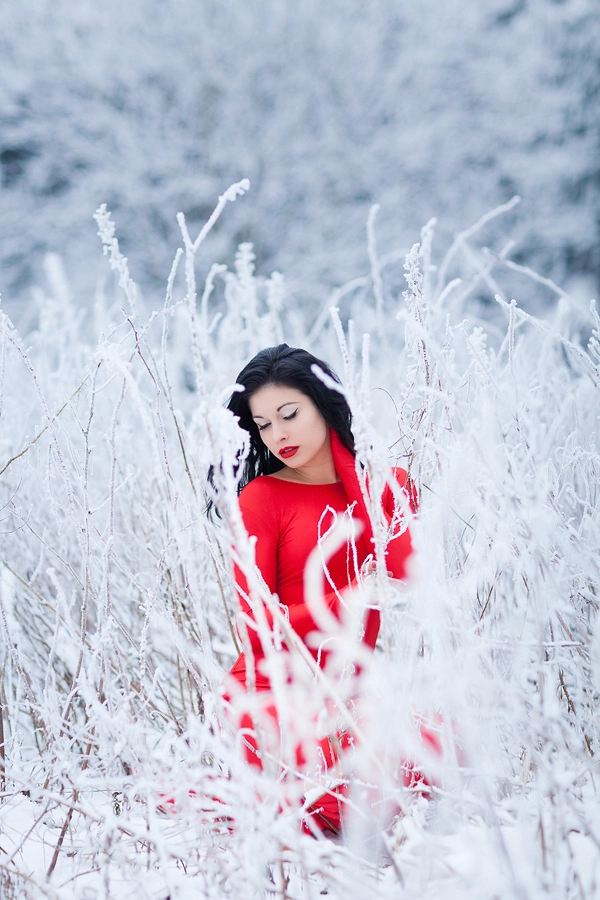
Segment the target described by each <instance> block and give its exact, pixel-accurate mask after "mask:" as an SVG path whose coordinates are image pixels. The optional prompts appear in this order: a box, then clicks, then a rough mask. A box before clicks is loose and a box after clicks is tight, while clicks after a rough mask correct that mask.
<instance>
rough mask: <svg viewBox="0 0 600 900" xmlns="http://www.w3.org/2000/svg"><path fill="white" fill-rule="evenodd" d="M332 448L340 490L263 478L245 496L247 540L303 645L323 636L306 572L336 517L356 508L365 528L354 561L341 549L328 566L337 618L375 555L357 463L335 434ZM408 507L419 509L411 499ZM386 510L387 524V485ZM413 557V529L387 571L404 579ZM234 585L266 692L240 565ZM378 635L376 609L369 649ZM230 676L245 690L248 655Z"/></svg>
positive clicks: (391, 554) (392, 549)
mask: <svg viewBox="0 0 600 900" xmlns="http://www.w3.org/2000/svg"><path fill="white" fill-rule="evenodd" d="M331 449H332V453H333V458H334V464H335V469H336V472H337V474H338V475H339V477H340V479H341V481H339V482H337V483H335V484H314V485H312V484H299V483H297V482H290V481H283V480H281V479H279V478H273V477H272V476H270V475H262V476H260V477H258V478H255V479H254V480H253V481H251V482H250V483H249V484H247V485H246V487H245V488H244V489H243V491H242V493H241V494H240V501H239V502H240V510H241V513H242V518H243V520H244V525H245V526H246V530H247V532H248V534H249V535H250V536H255V537H256V549H255V553H256V565H257V566H258V568H259V570H260V572H261V575H262V577H263V579H264V581H265V583H266V585H267V587H268V588H269V590H270V591H271V593H276V594H277V595H278V596H279V602H280V604H282V605H283V606H284V607H286V608H287V615H288V616H289V621H290V624H291V626H292V628H293V629H294V631H295V632H296V634H297V635H299V637H301V638H302V639H303V640H305V639H306V637H307V635H308V634H309V633H311V632H314V631H318V630H319V629H318V627H317V624H316V623H315V621H314V619H313V617H312V615H311V613H310V610H309V609H308V607H307V605H306V604H305V602H304V568H305V565H306V561H307V559H308V557H309V555H310V553H311V552H312V550H313V549H314V548H315V546H316V544H317V540H318V537H319V535H323V534H325V533H326V532H327V531H328V530H329V528H330V527H331V526H332V524H333V522H334V517H335V514H338V515H339V514H343V513H345V512H346V510H347V508H348V506H349V505H352V504H354V510H353V515H354V518H356V519H358V520H359V521H360V523H361V525H362V529H363V530H362V533H361V535H360V537H359V538H358V540H357V541H356V558H354V554H353V552H352V548H351V547H350V546H347V547H342V548H341V549H340V550H338V551H337V553H336V554H334V556H333V557H331V559H329V561H328V571H329V576H330V578H331V581H332V582H333V585H334V586H335V590H333V589H332V590H331V591H329V592H328V593H326V594H325V601H326V603H327V605H328V607H329V608H330V609H331V611H332V612H333V613H334V614H335V615H339V600H338V597H337V594H336V591H338V592H341V591H343V590H344V589H345V588H348V587H351V586H352V584H353V582H355V581H356V578H357V575H358V571H357V570H358V569H360V566H361V565H362V563H363V562H364V561H365V559H366V557H367V556H368V555H369V553H372V552H373V541H372V535H373V532H372V529H371V524H370V520H369V516H368V514H367V510H366V507H365V503H364V499H363V496H362V492H361V490H360V485H359V482H358V477H357V475H356V468H355V459H354V456H353V455H352V454H351V453H350V451H349V450H347V449H346V448H345V447H344V445H343V444H342V442H341V440H340V438H339V437H338V435H337V433H336V432H335V431H333V430H332V431H331ZM393 471H394V474H395V476H396V478H397V480H398V483H399V484H400V485H401V486H405V485H406V480H407V475H406V472H405V471H404V469H394V470H393ZM411 504H412V505H413V507H414V502H413V499H411ZM381 508H382V511H383V514H384V516H385V518H386V520H387V521H388V523H390V522H391V520H392V517H393V516H394V512H395V506H394V495H393V493H392V491H391V490H390V488H389V487H388V486H387V485H386V488H385V490H384V493H383V496H382V498H381ZM326 509H327V511H326ZM411 552H412V547H411V542H410V534H409V532H408V530H405V531H404V532H403V533H402V534H401V535H396V536H393V537H392V539H391V540H390V542H389V544H388V547H387V551H386V560H385V565H386V568H387V570H388V571H389V572H390V574H392V575H393V577H395V578H405V577H406V559H407V558H408V556H409V555H410V553H411ZM235 580H236V584H237V585H238V587H239V596H240V603H241V607H242V610H243V612H244V613H245V614H246V616H247V619H246V623H247V627H248V636H249V638H250V643H251V646H252V651H253V653H254V658H255V662H256V664H257V671H256V674H255V681H256V689H257V690H269V688H270V684H269V681H268V679H267V678H266V677H265V676H264V675H263V674H262V673H261V671H260V660H261V659H262V657H263V655H264V654H263V648H262V646H261V642H260V636H259V634H258V631H257V630H256V629H255V628H253V627H252V622H254V616H253V614H252V611H251V609H250V606H249V604H248V602H247V600H246V597H245V596H244V595H246V596H247V594H248V585H247V582H246V578H245V577H244V575H243V573H242V572H241V570H240V569H239V568H238V567H237V566H236V567H235ZM325 583H327V582H325ZM266 615H267V621H268V623H269V625H270V626H272V616H271V614H270V613H269V611H268V610H266ZM248 619H249V620H250V623H248ZM238 630H239V629H238ZM378 633H379V611H378V610H375V609H373V610H369V611H368V613H367V618H366V621H365V635H364V643H365V644H366V645H367V646H369V647H371V648H373V647H374V646H375V642H376V640H377V635H378ZM311 653H312V654H313V656H314V657H315V659H316V658H317V651H316V650H314V649H311ZM325 659H326V654H322V656H321V664H323V663H324V662H325ZM230 676H232V677H233V678H235V679H236V681H238V682H240V683H241V684H244V685H245V684H246V656H245V654H244V653H242V654H241V655H240V657H239V658H238V660H237V661H236V662H235V664H234V666H233V668H232V669H231V671H230Z"/></svg>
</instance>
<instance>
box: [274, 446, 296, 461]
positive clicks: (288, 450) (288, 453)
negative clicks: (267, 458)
mask: <svg viewBox="0 0 600 900" xmlns="http://www.w3.org/2000/svg"><path fill="white" fill-rule="evenodd" d="M299 449H300V448H299V447H282V449H281V450H280V451H279V455H280V456H281V458H282V459H291V457H292V456H295V454H296V453H297V452H298V450H299Z"/></svg>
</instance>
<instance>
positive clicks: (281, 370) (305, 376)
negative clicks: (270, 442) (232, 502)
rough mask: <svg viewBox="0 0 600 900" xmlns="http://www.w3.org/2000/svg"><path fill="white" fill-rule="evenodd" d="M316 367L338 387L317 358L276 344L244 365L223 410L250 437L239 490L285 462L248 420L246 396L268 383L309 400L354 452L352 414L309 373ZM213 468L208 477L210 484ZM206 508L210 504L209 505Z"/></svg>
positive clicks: (343, 401) (332, 374)
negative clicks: (272, 451)
mask: <svg viewBox="0 0 600 900" xmlns="http://www.w3.org/2000/svg"><path fill="white" fill-rule="evenodd" d="M315 365H316V366H318V367H319V368H320V369H321V370H322V371H323V372H325V374H326V375H328V376H329V377H330V378H331V379H333V381H335V382H336V383H337V384H341V382H340V379H339V378H338V377H337V375H336V374H335V372H334V371H333V369H332V368H331V366H329V365H328V364H327V363H326V362H324V361H323V360H322V359H317V357H316V356H313V355H312V354H311V353H308V352H307V351H306V350H301V349H300V348H297V347H288V345H287V344H279V345H278V346H277V347H266V348H265V349H264V350H261V351H260V353H257V354H256V356H255V357H253V359H251V360H250V362H249V363H248V364H247V365H246V366H244V368H243V369H242V371H241V372H240V374H239V375H238V377H237V379H236V382H237V384H239V385H241V386H242V387H243V390H242V391H235V392H234V393H233V394H232V395H231V397H230V399H229V403H228V404H227V409H230V410H231V412H232V413H233V414H234V415H235V416H237V418H238V420H239V425H240V428H243V429H244V430H245V431H247V432H248V433H249V435H250V452H249V453H248V456H247V457H246V460H245V462H244V468H243V471H242V473H241V477H240V480H239V488H238V489H239V490H240V491H241V489H242V488H243V487H244V486H245V485H246V484H248V482H249V481H252V480H253V479H254V478H257V477H258V476H259V475H271V474H272V473H273V472H278V471H279V470H280V469H283V468H284V467H285V463H284V462H282V461H281V460H280V459H277V458H276V457H275V456H273V454H272V453H270V451H269V450H268V449H267V447H266V446H265V444H263V442H262V438H261V437H260V434H259V431H258V428H257V426H256V423H255V422H254V420H253V419H252V414H251V412H250V407H249V405H248V402H249V400H250V397H252V395H253V394H255V393H256V392H257V391H259V390H260V389H261V388H263V387H265V385H268V384H274V385H281V386H283V387H291V388H296V389H297V390H299V391H302V393H303V394H306V396H307V397H310V399H311V400H312V401H313V403H314V404H315V406H316V407H317V409H318V410H319V412H320V413H321V415H322V416H323V418H324V419H325V421H326V423H327V424H328V425H329V426H330V427H331V428H333V429H334V431H337V433H338V434H339V436H340V438H341V440H342V442H343V443H344V444H345V446H346V447H347V448H348V450H350V452H351V453H354V435H353V434H352V428H351V423H352V415H351V413H350V407H349V406H348V403H347V401H346V398H345V397H344V396H343V394H340V392H339V391H336V390H332V389H331V388H328V387H327V386H326V385H325V384H323V382H322V381H321V380H320V378H318V377H317V376H316V375H315V374H314V372H313V371H312V366H315ZM213 472H214V468H213V466H211V468H210V470H209V474H208V478H209V481H210V483H211V484H212V485H213V486H214V481H213ZM209 506H212V504H211V503H210V502H209Z"/></svg>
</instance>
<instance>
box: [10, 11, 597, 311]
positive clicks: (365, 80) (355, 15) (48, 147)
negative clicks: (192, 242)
mask: <svg viewBox="0 0 600 900" xmlns="http://www.w3.org/2000/svg"><path fill="white" fill-rule="evenodd" d="M599 33H600V6H599V4H598V2H597V0H477V2H464V0H411V2H410V3H409V2H401V0H371V2H369V3H364V2H361V0H328V2H327V3H322V2H319V0H302V2H301V3H296V2H286V0H252V2H244V0H202V2H198V0H135V2H128V3H123V2H121V0H104V2H102V3H101V4H99V3H94V2H92V0H80V2H78V3H73V2H71V0H19V2H16V0H12V2H11V0H8V2H4V3H3V4H1V6H0V59H1V60H2V64H1V66H0V176H1V177H0V182H1V184H0V208H1V210H2V215H1V217H0V248H1V249H0V292H1V293H2V294H3V297H4V304H5V306H6V305H7V304H8V305H9V306H10V315H11V316H12V317H13V318H14V319H15V321H17V319H18V320H19V321H20V322H23V323H24V324H25V322H26V321H27V322H35V319H36V315H37V308H36V306H35V305H33V306H32V305H30V304H29V303H28V302H26V301H28V300H29V296H30V289H31V285H32V284H33V285H35V284H39V283H41V281H42V278H43V270H42V265H43V259H44V256H45V254H46V253H47V252H54V253H59V254H60V255H61V257H63V258H64V259H65V264H66V268H67V271H68V272H69V277H70V282H71V284H72V286H73V291H74V302H75V305H76V306H80V305H86V306H89V303H90V297H91V296H92V295H93V291H94V289H95V287H96V282H97V280H98V279H99V278H101V277H102V274H103V272H104V269H103V268H102V265H101V261H100V260H97V255H96V248H95V241H96V236H95V228H94V224H93V222H92V220H91V212H93V210H94V209H96V208H97V207H99V206H100V204H101V203H106V204H107V206H108V208H109V209H110V210H111V211H112V212H113V214H114V215H115V216H116V217H118V221H119V223H120V225H119V231H120V239H121V246H122V251H123V253H124V254H125V255H126V256H127V257H128V258H129V259H130V261H131V264H132V271H133V272H134V273H135V275H136V280H137V281H138V283H140V284H141V286H142V287H143V289H144V291H145V293H148V292H150V293H152V294H153V296H155V297H156V296H159V295H160V293H161V292H162V290H163V284H164V277H165V276H164V273H165V272H166V271H168V268H169V266H170V263H171V260H172V258H173V254H174V252H175V248H176V247H177V245H178V242H179V237H178V229H177V224H176V214H177V212H178V211H179V210H183V211H184V212H185V214H186V220H187V221H188V223H189V224H190V227H193V228H196V229H197V230H199V229H200V227H201V226H202V224H203V222H204V221H206V219H207V218H208V216H209V214H210V212H211V210H212V208H213V204H214V198H215V197H217V196H218V195H219V194H220V193H221V191H222V190H223V189H224V187H225V186H226V185H228V184H231V183H232V182H234V181H238V180H239V179H241V178H245V177H247V178H249V179H250V180H251V182H252V186H253V190H252V193H251V195H250V196H249V197H248V198H247V200H246V202H245V204H243V205H241V204H238V205H237V206H236V207H235V208H233V209H232V210H231V211H230V213H229V215H228V216H227V217H225V218H224V219H222V220H221V221H220V222H219V223H218V225H217V228H216V229H215V232H214V234H213V237H212V253H211V255H210V256H209V257H208V258H207V259H210V260H212V259H216V260H219V261H223V262H228V263H229V265H230V266H231V265H232V263H233V258H234V255H235V252H236V249H237V246H238V245H239V244H240V243H242V242H244V241H251V242H252V243H253V244H254V248H255V249H254V252H255V254H256V257H257V260H256V263H257V271H258V273H259V274H261V275H264V276H265V277H266V276H268V275H269V273H270V272H271V271H273V270H278V271H282V272H285V274H286V279H287V281H288V286H289V287H288V290H289V292H290V295H291V296H292V297H293V300H294V302H295V303H301V304H302V306H303V307H304V306H307V305H311V306H312V307H313V308H312V309H311V312H314V310H315V308H316V307H319V306H321V305H322V304H324V303H325V302H326V300H327V297H328V295H329V293H330V291H331V290H332V289H333V288H334V287H335V286H336V285H339V284H341V283H345V282H348V281H350V280H352V279H353V278H357V277H360V276H361V275H362V273H363V270H364V267H365V243H364V223H365V221H366V219H367V216H368V212H369V209H370V207H371V205H372V204H373V203H379V204H381V212H380V215H379V226H378V234H379V244H380V248H381V254H382V256H383V257H385V256H387V254H388V253H393V252H397V251H398V249H400V250H401V253H400V254H399V265H398V266H397V267H396V269H395V270H392V269H388V284H390V285H393V286H394V288H395V289H396V290H401V289H402V286H403V284H404V282H403V273H402V262H403V257H404V255H405V253H407V252H408V251H409V250H410V247H411V246H412V244H413V242H414V236H415V235H416V234H418V232H419V229H420V228H421V226H422V225H423V223H424V222H427V221H428V220H429V219H430V218H431V217H432V216H437V217H438V221H439V227H438V233H437V235H438V236H437V244H438V247H439V248H440V251H441V252H444V251H445V250H446V249H447V248H448V247H449V246H450V244H451V242H452V240H453V235H454V233H456V232H458V231H460V230H461V229H462V228H464V227H465V226H466V224H467V223H469V222H474V221H476V220H477V219H478V218H479V217H480V216H481V215H483V214H484V213H486V212H487V211H488V210H490V209H492V208H494V207H495V206H497V205H498V204H500V203H505V202H507V201H508V200H509V199H510V198H511V197H512V196H513V195H514V194H519V195H520V196H521V197H522V206H521V207H520V209H519V211H515V212H514V213H513V214H512V215H511V216H510V217H509V218H508V219H507V221H506V227H507V228H509V233H510V235H511V237H512V238H513V239H514V240H515V242H516V246H515V247H514V248H513V250H512V253H511V257H512V258H513V259H514V260H515V261H516V262H519V263H521V264H526V265H529V266H531V267H533V268H535V270H536V271H539V272H541V273H542V274H543V275H545V276H547V277H551V278H553V279H554V280H555V281H557V283H559V284H561V285H568V282H569V281H571V282H574V281H575V280H576V279H579V280H581V279H592V282H593V284H592V287H587V288H584V294H585V295H586V296H588V297H589V295H590V294H591V295H595V294H596V292H597V285H598V273H599V266H600V259H599V256H598V246H599V245H600V240H599V232H598V227H599V224H598V223H599V221H600V179H599V168H598V160H599V159H600V154H599V147H600V136H599V133H598V123H599V122H600V109H599V103H600V101H599V97H600V84H599V74H598V73H599V72H600V67H599V59H600V57H599V49H598V48H599V46H600V44H599V42H598V34H599ZM505 233H506V230H502V229H495V228H494V225H493V223H492V224H491V225H490V228H489V229H488V232H487V234H486V238H485V240H486V243H487V245H488V246H490V247H492V248H494V249H495V250H496V251H497V252H499V251H500V249H501V247H500V245H499V242H500V241H501V240H502V236H503V235H504V234H505ZM147 248H151V251H150V252H147ZM206 261H207V260H204V262H206ZM502 278H503V279H504V282H503V284H504V287H505V290H506V291H507V293H509V294H511V295H515V296H516V295H519V296H523V297H525V292H527V297H526V299H524V305H526V306H527V308H528V311H529V312H533V313H537V312H539V311H540V309H541V307H542V306H543V304H544V302H545V301H546V300H547V296H548V295H547V294H546V293H544V292H543V291H537V290H536V288H535V285H534V284H531V283H530V284H527V283H526V282H525V281H524V280H523V279H522V278H520V277H518V276H515V275H514V273H513V274H511V273H509V272H508V270H505V271H504V273H503V274H502ZM573 289H574V290H575V288H573ZM480 300H481V301H482V302H486V301H489V296H488V295H487V294H486V292H482V293H481V294H480ZM491 303H492V305H493V300H492V301H491Z"/></svg>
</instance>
